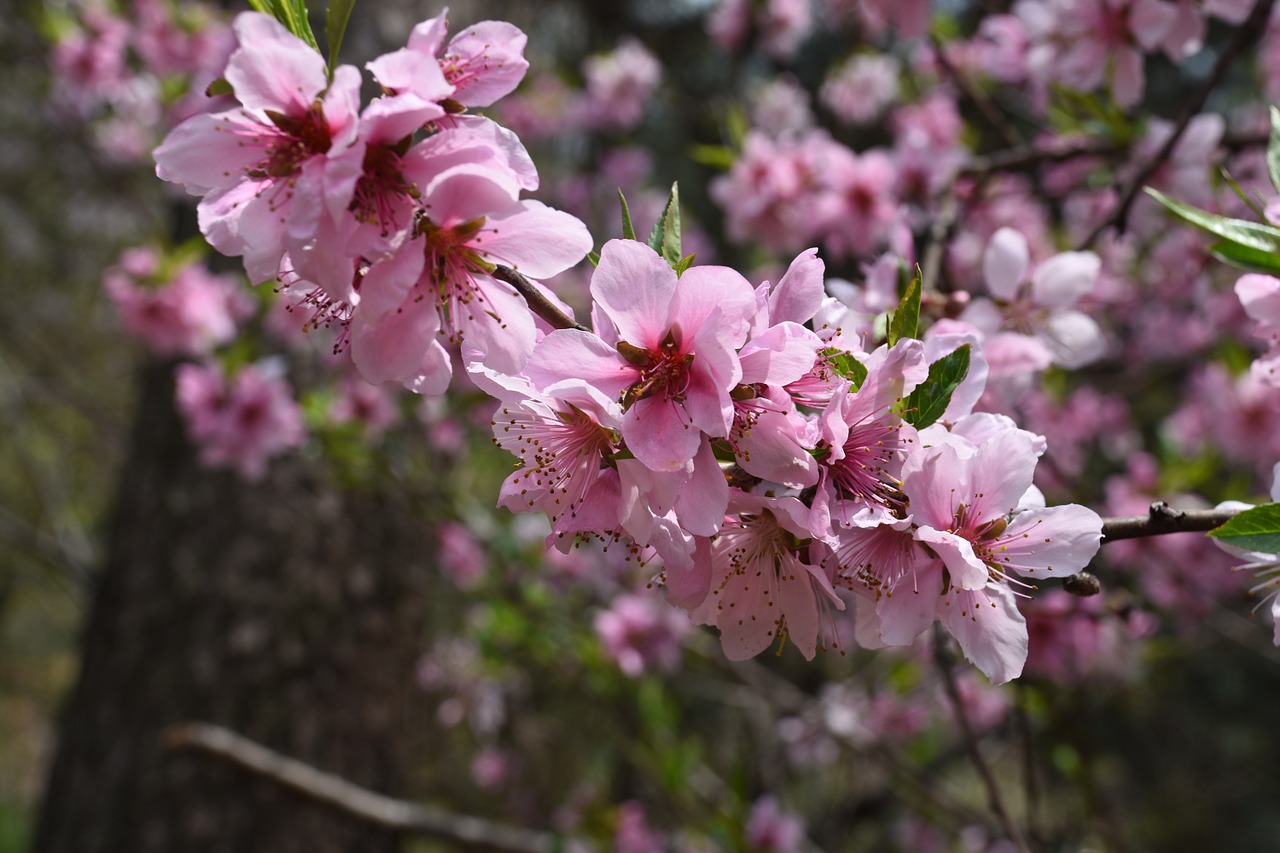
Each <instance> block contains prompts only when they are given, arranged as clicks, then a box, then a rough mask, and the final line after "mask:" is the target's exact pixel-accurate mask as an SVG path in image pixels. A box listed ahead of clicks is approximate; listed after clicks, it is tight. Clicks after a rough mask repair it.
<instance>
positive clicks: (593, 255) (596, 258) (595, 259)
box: [587, 252, 600, 267]
mask: <svg viewBox="0 0 1280 853" xmlns="http://www.w3.org/2000/svg"><path fill="white" fill-rule="evenodd" d="M587 260H589V261H591V266H593V267H598V266H600V253H599V252H587Z"/></svg>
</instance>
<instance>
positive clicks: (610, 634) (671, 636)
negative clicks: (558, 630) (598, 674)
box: [595, 594, 693, 678]
mask: <svg viewBox="0 0 1280 853" xmlns="http://www.w3.org/2000/svg"><path fill="white" fill-rule="evenodd" d="M595 628H596V635H597V636H598V637H599V638H600V642H601V643H602V644H603V645H604V649H605V652H606V653H607V654H608V655H609V657H611V658H613V660H614V662H615V663H617V664H618V667H619V669H621V670H622V671H623V672H624V673H626V674H627V675H629V676H631V677H632V678H637V677H639V676H640V675H642V674H643V673H644V672H645V671H647V670H657V671H661V672H671V671H673V670H674V669H675V668H676V667H677V666H679V664H680V652H681V648H680V643H681V640H682V639H683V637H684V636H685V635H686V634H688V633H689V632H690V631H691V630H692V629H693V625H692V624H691V623H690V622H689V620H688V619H687V618H686V617H685V615H684V614H682V613H680V612H679V611H677V610H675V609H673V608H672V607H671V606H670V605H668V604H667V603H666V602H664V601H662V600H660V599H657V598H655V597H653V596H652V595H644V594H623V595H619V596H618V597H617V598H615V599H614V600H613V602H612V603H611V604H610V605H609V608H608V609H607V610H602V611H600V613H598V614H596V618H595Z"/></svg>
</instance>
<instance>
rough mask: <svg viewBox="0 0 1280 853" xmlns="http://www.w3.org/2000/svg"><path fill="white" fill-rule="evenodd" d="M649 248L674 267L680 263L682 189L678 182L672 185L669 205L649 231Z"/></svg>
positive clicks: (668, 200) (668, 198)
mask: <svg viewBox="0 0 1280 853" xmlns="http://www.w3.org/2000/svg"><path fill="white" fill-rule="evenodd" d="M648 244H649V248H650V249H653V250H654V251H655V252H657V253H658V254H659V255H662V257H663V259H664V260H665V261H666V262H667V263H668V264H670V265H671V266H672V267H673V268H674V267H675V265H676V264H678V263H680V190H679V185H678V184H672V185H671V195H670V196H668V197H667V206H666V207H665V208H663V211H662V216H660V217H658V221H657V222H655V223H653V230H652V231H650V232H649V240H648Z"/></svg>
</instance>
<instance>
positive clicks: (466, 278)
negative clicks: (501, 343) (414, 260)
mask: <svg viewBox="0 0 1280 853" xmlns="http://www.w3.org/2000/svg"><path fill="white" fill-rule="evenodd" d="M485 221H486V220H485V217H483V216H477V217H476V218H475V219H469V220H467V221H466V222H460V223H458V224H457V225H452V226H441V225H437V224H436V223H435V222H433V221H431V219H430V218H429V217H427V216H426V215H425V214H424V213H423V212H421V211H419V212H418V214H417V221H416V224H415V226H414V231H415V233H416V234H418V235H420V236H422V237H424V238H425V245H424V248H423V251H424V252H425V254H426V265H425V267H424V269H423V279H424V280H425V281H426V282H427V283H428V284H429V286H431V287H432V288H433V289H434V290H433V293H432V295H433V296H434V298H435V300H436V305H437V307H438V308H439V309H440V320H441V324H442V327H443V328H444V329H446V330H447V331H448V333H449V337H450V340H451V341H452V342H453V343H461V340H462V335H461V325H460V322H459V321H461V320H466V321H469V322H474V321H475V320H476V315H477V314H481V313H486V314H488V315H489V316H491V317H493V318H494V319H496V320H497V321H498V322H499V325H502V318H501V317H500V316H499V315H498V312H497V310H496V308H495V307H494V306H493V305H492V304H491V303H490V301H489V300H488V299H487V298H486V297H485V295H484V292H483V290H481V288H480V287H479V286H478V285H477V284H476V280H475V277H476V276H477V275H485V276H487V275H489V273H491V272H493V270H494V265H493V263H492V262H490V261H488V260H486V259H485V257H484V256H483V255H482V254H481V253H480V251H478V250H477V249H476V248H475V245H476V244H477V243H480V242H482V241H483V239H484V237H483V234H484V232H485V231H488V230H491V229H488V228H486V227H485ZM417 298H419V299H423V298H426V294H422V293H420V294H419V295H418V297H417Z"/></svg>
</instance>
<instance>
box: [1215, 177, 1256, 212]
mask: <svg viewBox="0 0 1280 853" xmlns="http://www.w3.org/2000/svg"><path fill="white" fill-rule="evenodd" d="M1218 175H1219V177H1221V178H1222V180H1223V182H1224V183H1225V184H1226V185H1227V186H1229V187H1231V191H1232V192H1233V193H1235V194H1236V197H1237V198H1238V199H1240V200H1241V201H1242V202H1244V203H1245V205H1246V206H1247V207H1248V208H1249V209H1250V210H1252V211H1253V213H1254V215H1255V216H1257V217H1258V219H1261V220H1265V219H1266V214H1264V213H1263V212H1262V205H1260V204H1258V200H1257V199H1256V198H1251V197H1250V196H1249V194H1248V193H1247V192H1245V191H1244V187H1242V186H1240V182H1239V181H1237V180H1236V179H1235V178H1233V177H1231V173H1230V172H1228V171H1227V170H1226V168H1225V167H1224V168H1219V169H1218Z"/></svg>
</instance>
